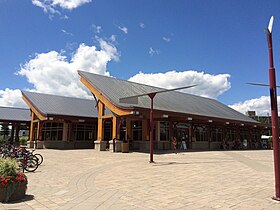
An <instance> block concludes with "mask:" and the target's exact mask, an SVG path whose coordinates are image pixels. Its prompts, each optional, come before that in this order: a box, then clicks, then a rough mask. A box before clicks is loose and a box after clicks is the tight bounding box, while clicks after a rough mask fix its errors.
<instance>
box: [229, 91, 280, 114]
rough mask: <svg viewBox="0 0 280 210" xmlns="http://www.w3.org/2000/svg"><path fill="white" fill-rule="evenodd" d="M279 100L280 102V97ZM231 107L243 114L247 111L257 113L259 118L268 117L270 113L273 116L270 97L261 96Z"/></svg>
mask: <svg viewBox="0 0 280 210" xmlns="http://www.w3.org/2000/svg"><path fill="white" fill-rule="evenodd" d="M277 99H278V101H280V97H277ZM229 107H231V108H233V109H235V110H237V111H239V112H241V113H243V114H244V113H246V112H247V111H256V114H257V115H259V116H267V114H268V113H269V114H271V111H270V97H269V96H261V97H260V98H254V99H250V100H246V101H243V102H239V103H235V104H232V105H229ZM278 110H279V108H278Z"/></svg>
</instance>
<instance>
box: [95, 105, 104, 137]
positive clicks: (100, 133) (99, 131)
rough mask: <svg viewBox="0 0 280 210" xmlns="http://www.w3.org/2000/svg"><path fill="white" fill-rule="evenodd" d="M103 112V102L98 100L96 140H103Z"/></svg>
mask: <svg viewBox="0 0 280 210" xmlns="http://www.w3.org/2000/svg"><path fill="white" fill-rule="evenodd" d="M104 112H105V106H104V104H103V103H102V102H101V101H99V102H98V126H97V140H99V141H102V140H104V124H103V116H104Z"/></svg>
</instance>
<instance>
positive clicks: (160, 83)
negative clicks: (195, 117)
mask: <svg viewBox="0 0 280 210" xmlns="http://www.w3.org/2000/svg"><path fill="white" fill-rule="evenodd" d="M229 78H230V75H229V74H218V75H211V74H206V73H204V72H197V71H192V70H190V71H183V72H177V71H169V72H166V73H154V74H145V73H142V72H139V73H138V74H136V75H135V76H133V77H131V78H130V79H129V81H133V82H138V83H142V84H147V85H152V86H157V87H162V88H166V89H172V88H177V87H182V86H188V85H195V84H196V85H198V86H197V87H194V88H190V89H186V90H182V91H183V92H186V93H190V94H194V95H200V96H205V97H210V98H217V97H218V96H219V95H221V94H222V93H224V92H225V91H227V90H228V89H230V82H229V81H228V79H229Z"/></svg>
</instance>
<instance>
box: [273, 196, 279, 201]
mask: <svg viewBox="0 0 280 210" xmlns="http://www.w3.org/2000/svg"><path fill="white" fill-rule="evenodd" d="M272 200H275V201H280V197H275V196H273V197H272Z"/></svg>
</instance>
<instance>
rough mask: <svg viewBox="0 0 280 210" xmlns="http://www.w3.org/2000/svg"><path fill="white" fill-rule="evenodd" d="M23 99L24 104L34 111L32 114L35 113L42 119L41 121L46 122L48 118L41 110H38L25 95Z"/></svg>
mask: <svg viewBox="0 0 280 210" xmlns="http://www.w3.org/2000/svg"><path fill="white" fill-rule="evenodd" d="M22 99H23V100H24V102H25V103H26V104H27V105H28V106H29V108H30V109H31V110H32V112H34V113H35V115H36V116H37V117H38V118H39V119H40V120H46V117H44V116H43V115H42V114H41V113H40V112H39V110H37V109H36V108H35V107H34V106H33V105H32V104H31V103H30V102H29V100H28V99H27V98H25V97H24V95H22Z"/></svg>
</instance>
